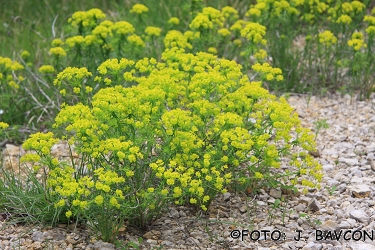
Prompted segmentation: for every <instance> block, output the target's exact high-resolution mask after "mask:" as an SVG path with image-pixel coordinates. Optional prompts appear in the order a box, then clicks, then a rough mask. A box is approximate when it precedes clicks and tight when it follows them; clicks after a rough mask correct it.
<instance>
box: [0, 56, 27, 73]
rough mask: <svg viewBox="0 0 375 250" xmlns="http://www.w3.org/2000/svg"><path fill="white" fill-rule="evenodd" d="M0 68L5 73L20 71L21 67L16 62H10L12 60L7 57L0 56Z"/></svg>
mask: <svg viewBox="0 0 375 250" xmlns="http://www.w3.org/2000/svg"><path fill="white" fill-rule="evenodd" d="M0 68H1V70H2V72H5V71H9V72H11V71H18V70H22V69H23V66H22V65H21V64H19V63H18V62H16V61H12V59H10V58H8V57H1V56H0Z"/></svg>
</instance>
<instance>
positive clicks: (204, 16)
mask: <svg viewBox="0 0 375 250" xmlns="http://www.w3.org/2000/svg"><path fill="white" fill-rule="evenodd" d="M223 22H224V16H223V15H222V13H221V12H220V11H219V10H217V9H215V8H212V7H205V8H203V10H202V12H201V13H198V15H197V16H196V17H195V18H194V19H193V20H192V21H191V23H190V24H189V27H190V29H192V30H209V29H213V28H214V26H218V27H222V26H223Z"/></svg>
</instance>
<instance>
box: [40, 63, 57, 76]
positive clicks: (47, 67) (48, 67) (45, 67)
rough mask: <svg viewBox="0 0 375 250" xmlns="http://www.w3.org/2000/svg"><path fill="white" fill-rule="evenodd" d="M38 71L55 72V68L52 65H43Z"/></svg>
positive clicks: (44, 72)
mask: <svg viewBox="0 0 375 250" xmlns="http://www.w3.org/2000/svg"><path fill="white" fill-rule="evenodd" d="M38 71H39V72H40V73H43V74H52V73H54V72H55V68H54V67H53V66H52V65H42V66H40V67H39V69H38Z"/></svg>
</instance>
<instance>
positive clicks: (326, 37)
mask: <svg viewBox="0 0 375 250" xmlns="http://www.w3.org/2000/svg"><path fill="white" fill-rule="evenodd" d="M319 43H321V44H324V45H325V46H327V47H329V46H331V45H333V44H336V43H337V38H336V37H335V35H334V34H333V33H332V32H331V31H329V30H325V31H324V32H321V33H319Z"/></svg>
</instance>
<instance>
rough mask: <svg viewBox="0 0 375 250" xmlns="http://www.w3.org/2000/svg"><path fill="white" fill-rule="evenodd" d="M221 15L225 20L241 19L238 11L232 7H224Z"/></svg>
mask: <svg viewBox="0 0 375 250" xmlns="http://www.w3.org/2000/svg"><path fill="white" fill-rule="evenodd" d="M221 14H222V15H223V17H224V18H225V19H229V20H237V19H238V18H239V15H238V11H237V10H236V9H235V8H233V7H232V6H224V7H223V8H222V9H221Z"/></svg>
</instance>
